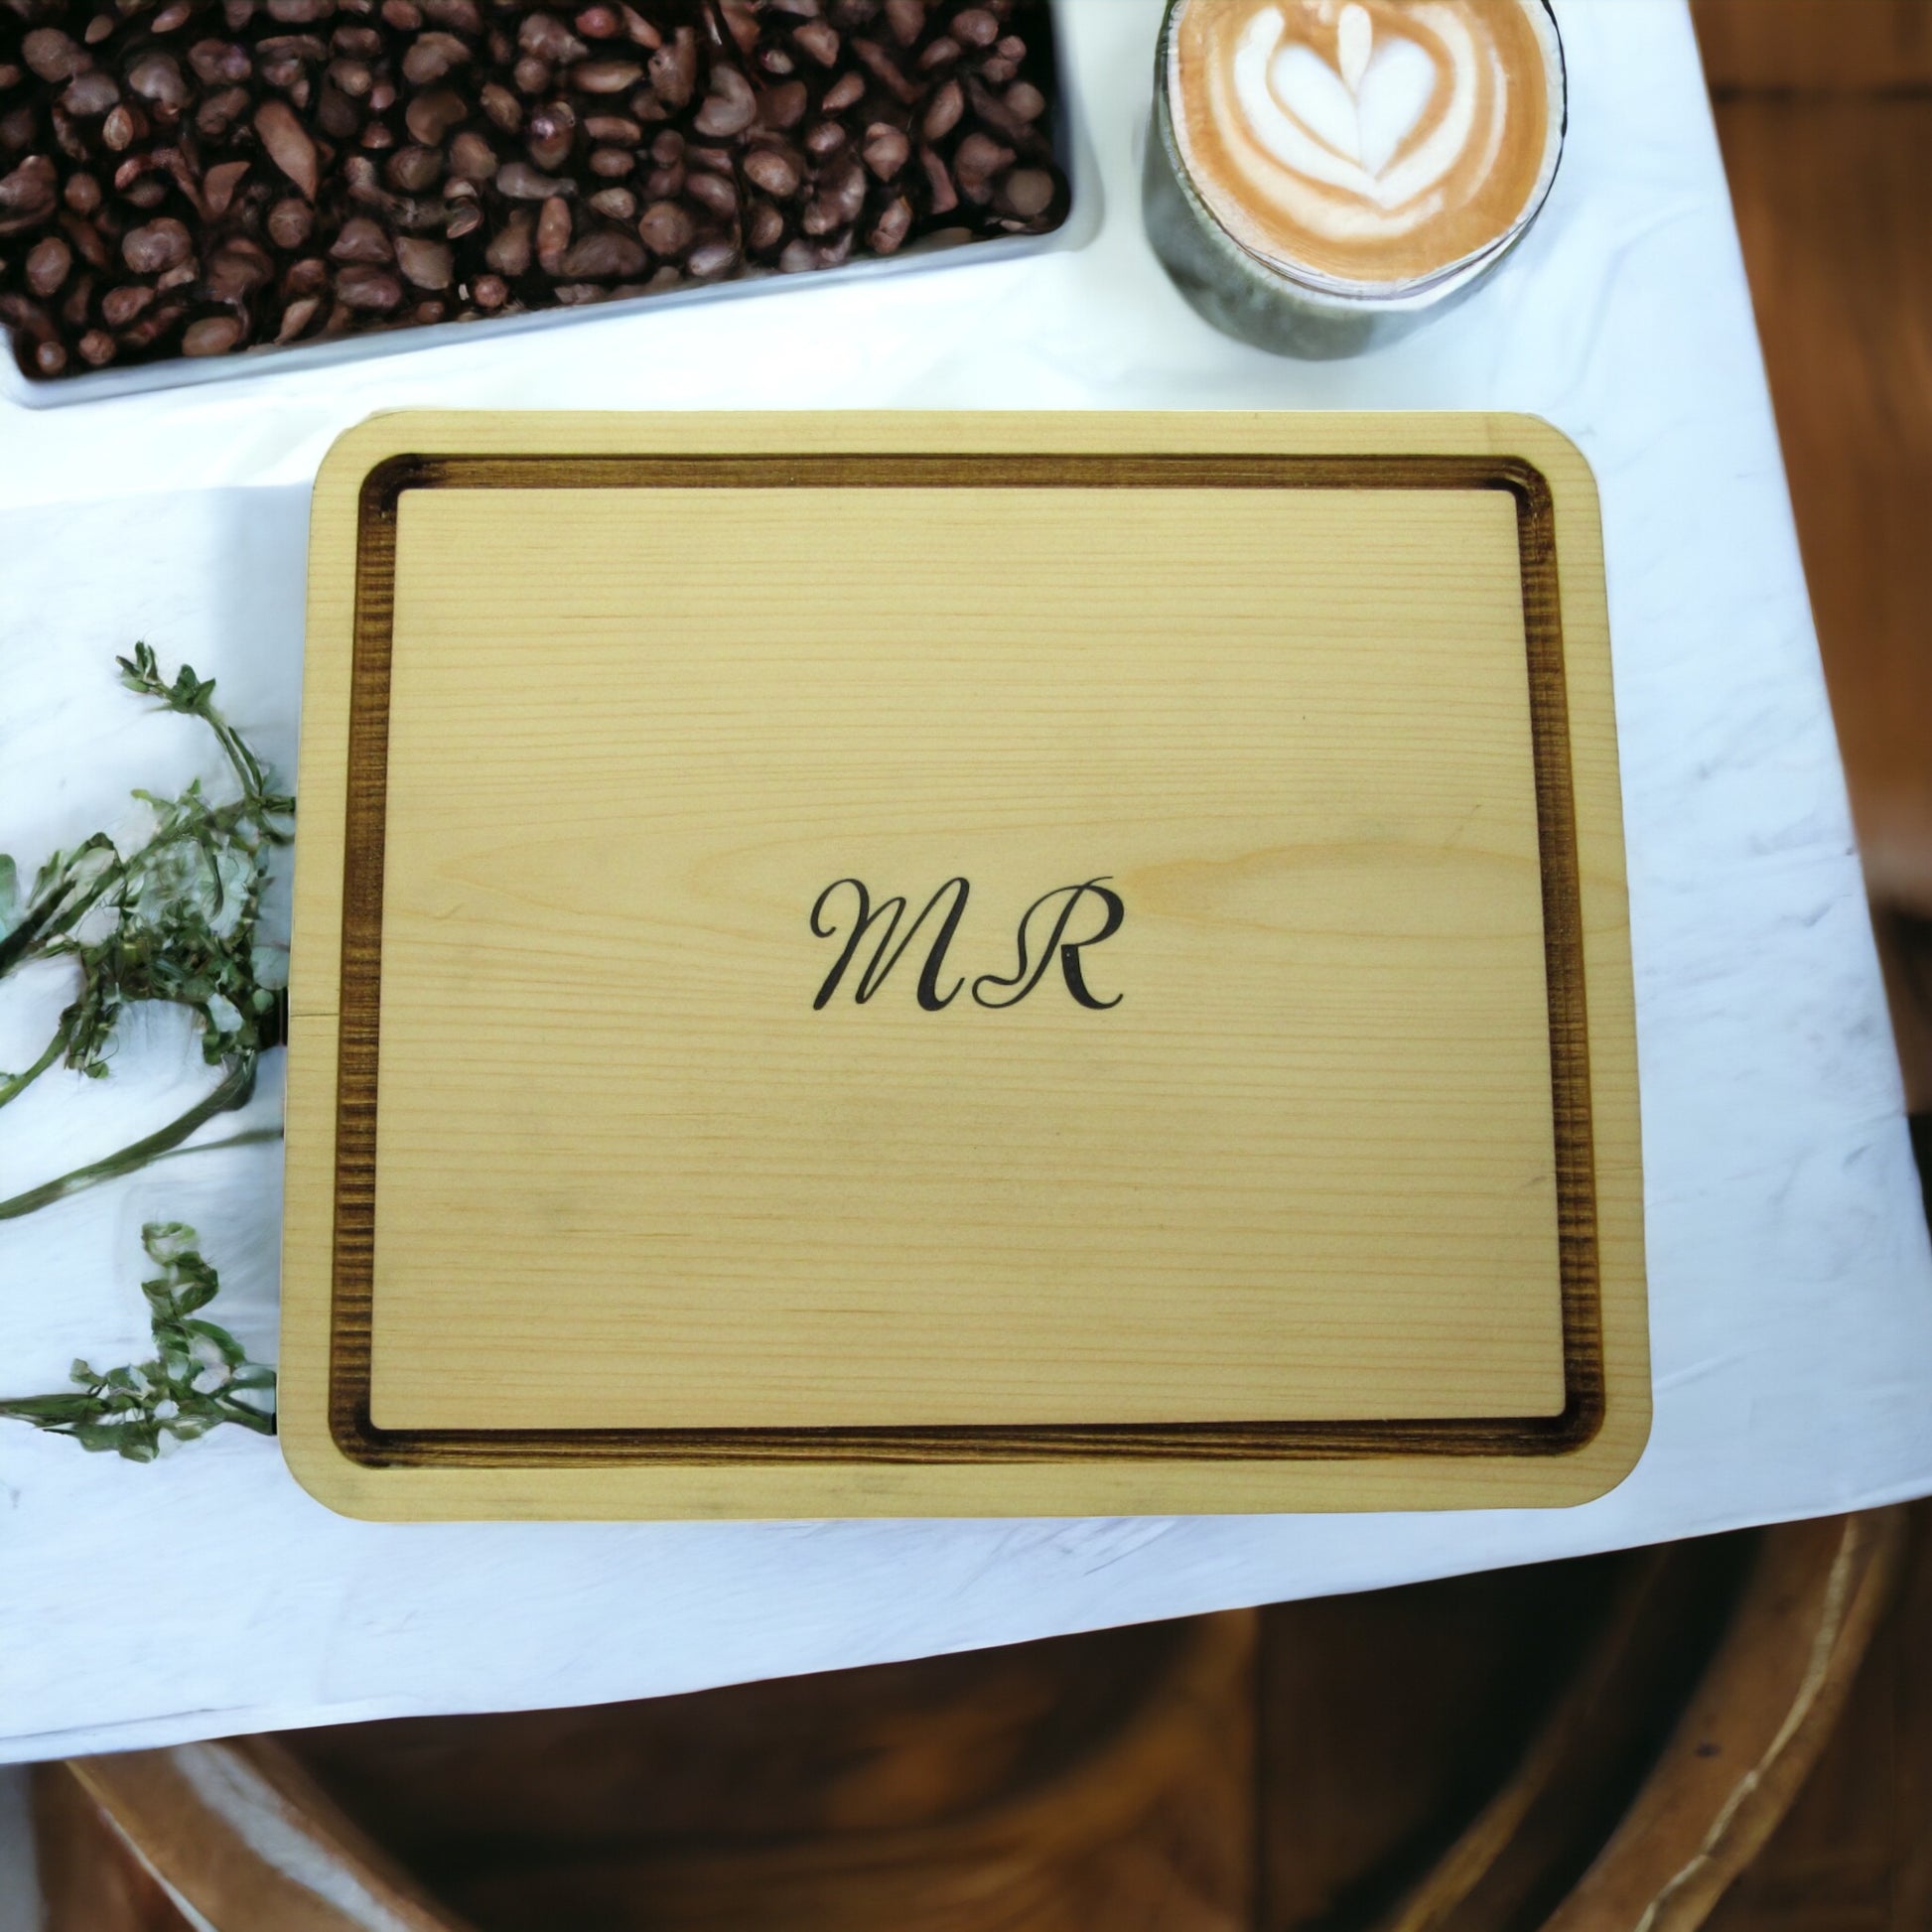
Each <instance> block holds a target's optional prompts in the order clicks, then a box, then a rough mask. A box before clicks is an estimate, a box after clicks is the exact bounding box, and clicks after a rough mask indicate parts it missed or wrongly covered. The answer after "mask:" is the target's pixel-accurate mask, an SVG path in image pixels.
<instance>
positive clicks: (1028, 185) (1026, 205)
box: [998, 168, 1056, 221]
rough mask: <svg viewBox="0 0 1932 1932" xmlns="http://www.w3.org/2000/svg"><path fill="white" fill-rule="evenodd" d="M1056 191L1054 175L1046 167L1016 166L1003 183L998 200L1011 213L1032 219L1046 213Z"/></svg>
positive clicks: (1028, 219) (1024, 218) (1023, 218)
mask: <svg viewBox="0 0 1932 1932" xmlns="http://www.w3.org/2000/svg"><path fill="white" fill-rule="evenodd" d="M1055 192H1056V191H1055V188H1054V183H1053V177H1052V176H1051V175H1049V174H1048V173H1047V172H1046V170H1045V169H1044V168H1016V169H1015V170H1014V171H1013V173H1012V174H1010V175H1009V176H1008V177H1007V178H1006V180H1005V181H1004V182H1003V183H1002V184H1001V186H1000V193H999V197H998V201H999V205H1000V207H1003V208H1004V209H1005V210H1006V211H1007V212H1008V213H1009V214H1016V215H1018V216H1019V217H1020V219H1021V220H1023V221H1031V220H1033V219H1034V218H1035V216H1036V215H1040V214H1043V213H1045V211H1046V209H1047V207H1048V206H1049V205H1050V203H1051V202H1052V199H1053V196H1054V194H1055Z"/></svg>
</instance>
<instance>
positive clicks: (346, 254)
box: [329, 214, 396, 262]
mask: <svg viewBox="0 0 1932 1932" xmlns="http://www.w3.org/2000/svg"><path fill="white" fill-rule="evenodd" d="M329 252H330V254H331V255H333V256H334V257H335V259H336V260H337V261H339V262H386V261H388V260H390V259H391V258H392V257H393V256H394V254H395V252H396V251H395V248H394V246H393V245H392V244H391V242H390V240H389V237H388V236H387V235H386V234H384V233H383V231H382V229H381V228H380V227H379V226H378V225H377V224H376V223H375V222H373V221H371V220H370V219H369V217H368V216H367V215H366V214H355V215H351V216H350V217H349V218H348V219H347V220H346V221H345V222H344V223H343V225H342V231H341V232H340V233H339V234H338V235H337V236H336V239H335V240H334V241H333V242H331V243H330V245H329Z"/></svg>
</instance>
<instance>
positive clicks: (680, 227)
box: [637, 202, 696, 257]
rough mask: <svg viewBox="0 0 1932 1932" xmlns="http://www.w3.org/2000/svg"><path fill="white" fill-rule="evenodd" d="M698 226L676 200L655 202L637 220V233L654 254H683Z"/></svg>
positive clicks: (667, 255)
mask: <svg viewBox="0 0 1932 1932" xmlns="http://www.w3.org/2000/svg"><path fill="white" fill-rule="evenodd" d="M695 232H696V228H695V226H694V224H693V222H692V220H691V217H690V215H689V214H687V213H686V212H685V210H684V209H683V208H681V207H679V206H678V205H677V203H675V202H653V203H652V204H651V205H650V207H647V208H645V210H644V211H643V214H642V215H641V216H640V217H639V219H638V222H637V233H638V234H639V235H640V236H641V237H642V239H643V244H644V246H645V247H646V248H648V249H649V250H650V251H651V253H652V254H653V255H663V256H666V257H672V256H677V255H681V254H683V253H684V251H685V249H687V248H688V247H690V245H691V237H692V235H693V234H694V233H695Z"/></svg>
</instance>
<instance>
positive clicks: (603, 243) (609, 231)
mask: <svg viewBox="0 0 1932 1932" xmlns="http://www.w3.org/2000/svg"><path fill="white" fill-rule="evenodd" d="M643 269H644V249H643V244H642V243H641V242H640V241H639V240H638V239H637V237H636V236H635V235H631V234H625V233H624V232H623V231H622V230H621V229H619V228H600V229H598V230H597V231H596V232H595V233H593V234H587V235H584V236H582V237H581V238H580V239H578V240H576V241H574V242H572V243H571V245H570V247H569V248H568V249H566V250H565V251H564V256H563V260H562V262H561V264H560V272H561V273H563V274H565V275H568V276H569V277H570V278H571V280H572V281H590V282H609V281H617V280H620V279H621V278H622V277H623V276H626V275H641V274H642V273H643Z"/></svg>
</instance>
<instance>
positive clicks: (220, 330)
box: [181, 316, 241, 355]
mask: <svg viewBox="0 0 1932 1932" xmlns="http://www.w3.org/2000/svg"><path fill="white" fill-rule="evenodd" d="M240 341H241V324H240V322H239V321H238V320H237V319H236V318H235V317H233V316H205V317H204V318H203V319H202V320H201V321H200V322H191V323H190V324H189V325H188V328H187V329H186V330H185V331H184V332H183V335H182V339H181V352H182V353H183V354H184V355H225V354H226V353H227V352H228V350H229V349H231V348H233V347H234V345H236V344H237V343H238V342H240Z"/></svg>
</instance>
